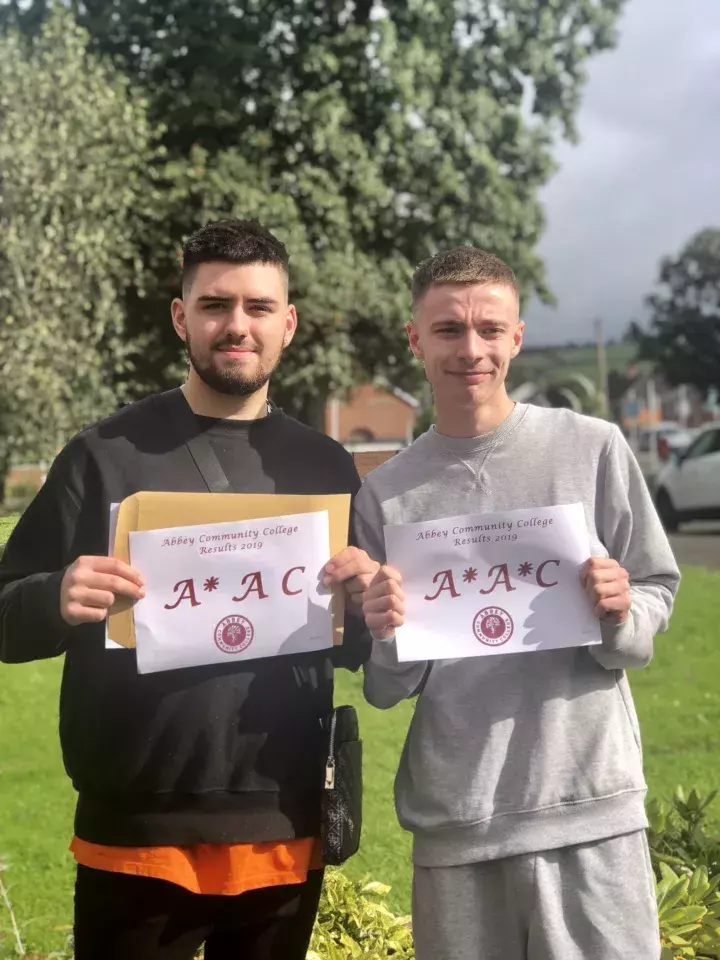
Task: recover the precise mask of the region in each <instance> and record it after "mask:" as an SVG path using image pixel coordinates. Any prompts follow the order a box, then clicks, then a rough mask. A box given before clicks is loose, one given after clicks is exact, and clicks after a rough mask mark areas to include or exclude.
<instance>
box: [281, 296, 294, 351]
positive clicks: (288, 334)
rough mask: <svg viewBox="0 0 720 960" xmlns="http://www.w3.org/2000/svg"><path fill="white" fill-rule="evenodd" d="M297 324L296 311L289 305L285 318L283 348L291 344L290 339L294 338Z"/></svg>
mask: <svg viewBox="0 0 720 960" xmlns="http://www.w3.org/2000/svg"><path fill="white" fill-rule="evenodd" d="M297 324H298V319H297V310H296V309H295V307H294V306H293V304H292V303H291V304H290V305H289V306H288V312H287V316H286V317H285V336H284V337H283V348H285V347H287V346H289V344H290V343H292V339H293V337H294V336H295V331H296V330H297Z"/></svg>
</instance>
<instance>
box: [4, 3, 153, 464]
mask: <svg viewBox="0 0 720 960" xmlns="http://www.w3.org/2000/svg"><path fill="white" fill-rule="evenodd" d="M87 44H88V35H87V33H86V31H84V30H82V29H80V28H79V27H78V26H77V25H76V24H75V22H74V20H73V18H72V16H71V15H70V14H69V13H68V12H67V11H64V10H62V9H58V10H56V11H55V12H54V13H53V15H52V16H50V17H49V18H48V19H47V20H46V21H45V23H44V25H43V27H42V29H41V31H40V33H39V34H38V35H37V36H36V37H35V38H34V40H32V41H31V42H29V41H28V39H27V38H26V37H24V36H22V35H21V34H20V33H18V32H15V31H10V32H8V33H6V34H5V35H4V36H2V37H0V478H1V477H2V476H4V472H5V471H4V469H3V468H7V464H8V460H9V457H10V456H11V455H15V456H19V457H24V458H32V459H37V458H40V459H50V458H52V457H53V456H54V454H55V453H56V451H57V449H58V447H59V446H61V445H62V444H63V443H65V441H66V440H67V439H68V438H69V436H70V435H72V434H73V433H74V432H76V431H77V430H79V429H81V428H82V427H83V426H84V425H85V424H87V423H89V422H91V421H94V420H97V418H98V417H99V416H101V415H103V414H107V413H110V412H111V411H112V410H113V409H115V408H116V407H117V406H118V404H119V401H120V400H121V396H120V394H119V393H118V390H117V387H116V380H117V379H118V378H119V377H121V375H122V374H123V372H124V371H125V370H126V368H127V367H128V366H129V365H130V364H131V362H132V353H133V350H138V349H140V348H141V344H138V343H133V342H132V341H130V340H129V339H128V337H127V331H126V328H125V310H124V305H123V297H124V291H125V290H126V289H128V288H129V287H131V286H132V287H133V288H141V285H142V270H141V267H140V263H139V259H138V252H137V248H136V239H137V231H138V228H139V223H140V221H139V218H138V216H137V213H136V211H140V210H143V211H147V210H150V209H152V207H153V204H154V203H155V202H156V200H155V197H154V186H153V183H152V180H151V178H150V176H149V170H150V169H151V165H152V163H153V159H154V155H155V152H156V151H157V147H155V146H153V136H154V135H153V131H152V127H151V125H150V122H149V120H148V118H147V108H146V104H145V103H144V102H143V101H142V100H140V99H138V97H137V96H136V95H133V93H132V90H131V88H130V85H129V83H128V82H127V80H126V79H125V78H124V77H123V76H122V75H121V74H119V73H118V72H117V70H115V69H114V68H112V67H110V66H108V65H107V64H105V63H102V62H101V61H100V60H99V59H98V57H97V56H96V55H95V54H92V53H90V52H88V49H87Z"/></svg>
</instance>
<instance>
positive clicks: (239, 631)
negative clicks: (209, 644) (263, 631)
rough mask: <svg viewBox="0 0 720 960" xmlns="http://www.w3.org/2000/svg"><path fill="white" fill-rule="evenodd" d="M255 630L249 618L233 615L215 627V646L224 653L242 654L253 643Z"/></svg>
mask: <svg viewBox="0 0 720 960" xmlns="http://www.w3.org/2000/svg"><path fill="white" fill-rule="evenodd" d="M254 636H255V629H254V628H253V625H252V624H251V623H250V621H249V620H248V619H247V617H241V616H240V614H233V615H232V616H229V617H225V618H224V619H223V620H221V621H220V623H219V624H218V625H217V626H216V627H215V644H216V645H217V647H218V649H220V650H222V652H223V653H242V652H243V650H247V648H248V647H249V646H250V644H251V643H252V642H253V637H254Z"/></svg>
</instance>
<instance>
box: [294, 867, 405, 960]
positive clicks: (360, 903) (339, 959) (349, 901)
mask: <svg viewBox="0 0 720 960" xmlns="http://www.w3.org/2000/svg"><path fill="white" fill-rule="evenodd" d="M389 891H390V888H389V887H386V886H384V885H383V884H382V883H373V882H372V881H369V880H363V881H360V882H356V881H353V880H349V879H348V877H346V876H345V874H344V873H341V872H340V871H339V870H329V871H327V873H326V875H325V886H324V890H323V895H322V899H321V901H320V911H319V913H318V918H317V923H316V924H315V930H314V932H313V938H312V943H311V944H310V952H309V953H308V956H307V960H351V958H354V957H364V958H367V960H385V958H389V957H393V958H396V960H406V958H407V960H411V958H413V957H414V956H415V950H414V948H413V939H412V930H411V927H410V917H396V916H395V915H394V914H393V913H391V912H390V911H389V910H388V908H387V907H386V906H385V904H384V903H383V902H382V898H383V897H385V896H387V894H388V893H389Z"/></svg>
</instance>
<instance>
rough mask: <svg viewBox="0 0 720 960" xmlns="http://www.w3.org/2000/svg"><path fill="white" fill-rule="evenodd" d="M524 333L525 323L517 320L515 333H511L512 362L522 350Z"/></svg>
mask: <svg viewBox="0 0 720 960" xmlns="http://www.w3.org/2000/svg"><path fill="white" fill-rule="evenodd" d="M524 332H525V321H524V320H518V325H517V327H516V328H515V333H513V345H512V350H511V351H510V359H511V360H514V359H515V357H516V356H517V355H518V354H519V353H520V350H521V349H522V342H523V333H524Z"/></svg>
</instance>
